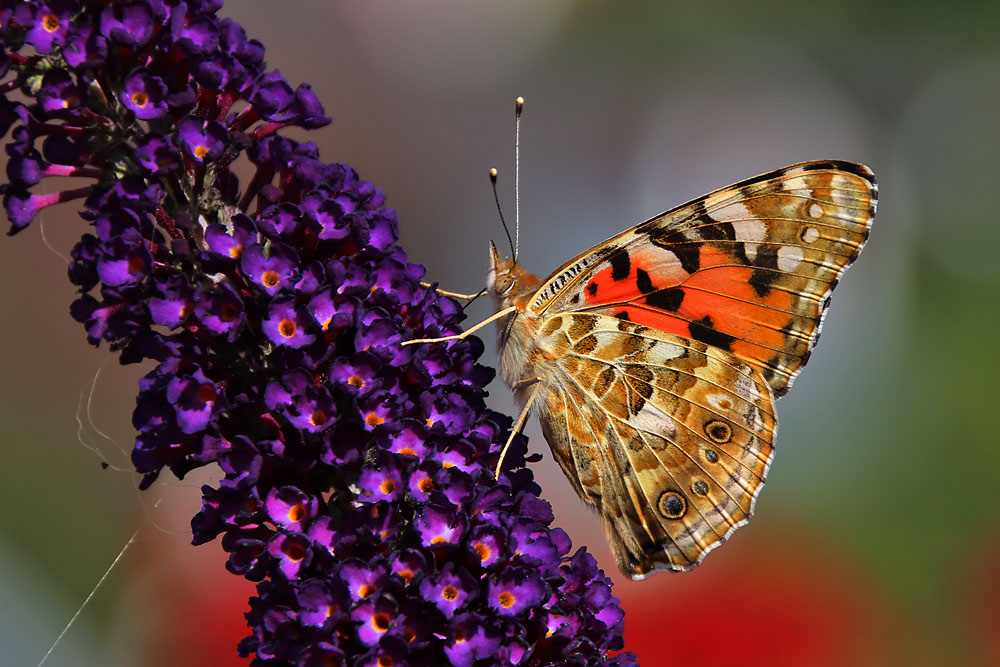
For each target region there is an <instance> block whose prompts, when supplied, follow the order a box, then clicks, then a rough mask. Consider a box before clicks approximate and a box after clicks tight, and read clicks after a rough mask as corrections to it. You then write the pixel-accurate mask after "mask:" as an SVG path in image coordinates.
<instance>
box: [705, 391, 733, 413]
mask: <svg viewBox="0 0 1000 667" xmlns="http://www.w3.org/2000/svg"><path fill="white" fill-rule="evenodd" d="M705 400H706V401H708V404H709V405H710V406H712V408H714V409H715V410H718V411H719V412H720V413H723V414H725V413H726V412H728V411H729V410H731V409H732V408H733V398H732V396H729V395H728V394H708V395H706V396H705Z"/></svg>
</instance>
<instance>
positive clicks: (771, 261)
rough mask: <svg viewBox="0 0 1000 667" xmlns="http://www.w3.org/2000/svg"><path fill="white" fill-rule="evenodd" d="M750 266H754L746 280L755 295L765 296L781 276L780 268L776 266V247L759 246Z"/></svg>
mask: <svg viewBox="0 0 1000 667" xmlns="http://www.w3.org/2000/svg"><path fill="white" fill-rule="evenodd" d="M752 266H754V267H755V268H754V270H753V272H752V273H751V274H750V279H749V280H748V282H749V283H750V286H751V287H753V291H754V292H756V293H757V296H759V297H765V296H767V295H768V294H769V293H770V291H771V288H772V287H774V283H776V282H778V279H779V278H780V277H781V270H780V269H779V268H778V247H777V246H761V247H759V248H758V249H757V256H756V257H755V258H754V261H753V264H752Z"/></svg>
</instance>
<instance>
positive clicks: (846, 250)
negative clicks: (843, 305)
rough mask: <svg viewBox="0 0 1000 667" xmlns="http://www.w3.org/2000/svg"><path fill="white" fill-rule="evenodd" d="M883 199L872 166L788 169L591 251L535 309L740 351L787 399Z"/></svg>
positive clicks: (823, 164) (547, 289) (534, 302)
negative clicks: (590, 316)
mask: <svg viewBox="0 0 1000 667" xmlns="http://www.w3.org/2000/svg"><path fill="white" fill-rule="evenodd" d="M876 200H877V187H876V185H875V179H874V176H873V175H872V172H871V171H870V170H869V169H868V168H867V167H864V166H862V165H858V164H853V163H849V162H840V161H831V160H827V161H820V162H806V163H802V164H798V165H793V166H791V167H786V168H784V169H781V170H778V171H775V172H771V173H769V174H764V175H762V176H758V177H756V178H752V179H748V180H746V181H743V182H740V183H737V184H735V185H732V186H729V187H727V188H723V189H721V190H718V191H716V192H713V193H711V194H709V195H705V196H704V197H701V198H699V199H697V200H695V201H693V202H689V203H688V204H684V205H683V206H680V207H677V208H675V209H672V210H670V211H667V212H666V213H663V214H661V215H659V216H656V217H654V218H652V219H650V220H647V221H646V222H644V223H642V224H640V225H638V226H637V227H634V228H633V229H630V230H627V231H625V232H623V233H621V234H619V235H618V236H615V237H613V238H611V239H609V240H608V241H606V242H604V243H602V244H601V245H599V246H596V247H595V248H592V249H591V250H589V251H587V252H586V253H584V254H582V255H580V256H578V257H576V258H574V259H573V260H571V261H570V262H568V263H566V264H565V265H563V266H562V267H561V268H560V269H558V270H556V271H555V272H554V273H553V274H552V275H551V276H549V278H547V279H546V280H545V281H543V282H542V286H541V287H540V288H539V289H538V290H537V292H535V294H534V295H533V297H532V299H531V301H530V302H529V304H528V305H529V307H530V308H531V309H532V310H534V311H536V312H539V313H546V314H551V313H556V312H563V311H579V312H589V313H595V314H604V315H612V316H616V317H620V318H624V319H628V320H631V321H633V322H637V323H640V324H644V325H647V326H649V327H652V328H655V329H659V330H662V331H666V332H669V333H673V334H675V335H678V336H681V337H684V338H689V339H692V340H697V341H701V342H704V343H706V344H708V345H712V346H714V347H718V348H721V349H724V350H727V351H730V352H733V353H734V354H736V355H737V356H739V357H740V358H742V359H745V360H746V361H748V362H749V363H751V364H753V365H754V366H755V367H756V368H758V369H760V370H761V372H762V373H763V374H764V377H765V378H766V379H767V381H768V383H769V384H770V385H771V387H772V389H773V390H774V392H775V396H781V395H783V394H784V393H785V392H786V391H787V390H788V387H789V386H790V385H791V382H792V380H793V379H794V377H795V375H796V374H797V373H798V372H799V370H800V369H801V367H802V366H803V365H804V364H805V362H806V361H807V360H808V358H809V354H810V352H811V350H812V348H813V347H814V346H815V343H816V340H817V339H818V336H819V329H820V325H821V323H822V319H823V315H824V313H825V311H826V308H827V306H828V305H829V297H830V293H831V291H832V290H833V288H834V287H835V286H836V284H837V281H838V280H839V279H840V276H841V275H842V274H843V272H844V270H845V269H846V268H847V267H848V266H849V265H850V264H851V262H853V261H854V259H855V258H856V257H857V255H858V253H859V252H860V250H861V247H862V246H863V245H864V242H865V240H866V239H867V237H868V231H869V228H870V226H871V222H872V218H873V216H874V214H875V205H876Z"/></svg>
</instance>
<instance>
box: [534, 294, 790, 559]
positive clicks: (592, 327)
mask: <svg viewBox="0 0 1000 667" xmlns="http://www.w3.org/2000/svg"><path fill="white" fill-rule="evenodd" d="M537 347H538V350H539V351H540V352H541V353H542V354H543V355H545V356H547V357H550V358H552V359H553V360H554V361H555V363H554V364H552V365H551V374H550V375H548V376H547V377H545V378H544V381H543V388H542V394H541V395H540V397H539V398H540V400H541V403H540V405H541V407H540V409H539V415H540V418H541V421H542V429H543V432H544V434H545V437H546V440H547V441H548V442H549V444H550V446H551V447H552V451H553V453H554V455H555V458H556V459H557V460H558V461H559V463H560V465H561V466H562V468H563V471H564V472H565V473H566V475H567V477H568V478H569V479H570V482H571V483H572V485H573V487H574V489H575V490H576V491H577V493H578V494H579V495H580V496H581V497H582V498H584V500H586V501H587V502H589V503H591V504H593V505H595V507H596V508H597V509H598V511H599V512H600V513H601V516H602V518H603V523H604V528H605V531H606V533H607V535H608V539H609V541H610V542H611V545H612V548H613V549H614V551H615V555H616V559H617V561H618V563H619V564H620V565H621V567H622V569H623V570H624V571H625V572H626V574H628V575H629V576H631V577H633V578H641V577H643V576H646V575H647V574H649V573H651V572H654V571H656V570H661V569H667V568H669V569H675V570H684V569H689V568H691V567H693V566H694V565H696V564H698V563H699V562H700V561H701V559H702V558H703V557H704V555H705V554H706V553H708V551H710V550H711V549H712V548H714V547H715V546H717V545H718V544H720V543H721V542H722V541H723V540H725V539H726V538H727V537H728V536H729V535H730V534H731V533H732V531H733V530H735V529H736V528H737V527H738V526H740V525H742V524H744V523H746V521H747V520H748V519H749V518H750V515H751V513H752V511H753V504H754V500H755V499H756V497H757V493H758V492H759V490H760V488H761V486H762V485H763V483H764V476H765V474H766V472H767V468H768V465H769V464H770V461H771V457H772V453H773V447H772V441H773V437H774V430H775V420H774V416H773V406H772V400H771V391H770V388H769V387H768V385H767V384H766V383H765V382H764V381H763V378H762V377H761V375H760V373H759V372H757V371H755V370H754V369H753V368H752V367H751V366H750V365H748V364H746V363H745V362H742V361H740V360H739V359H738V358H737V357H735V356H734V355H732V354H730V353H727V352H725V351H723V350H719V349H715V348H712V347H710V346H708V345H705V344H704V343H700V342H698V341H691V340H688V339H684V338H680V337H677V336H673V335H671V334H667V333H664V332H661V331H657V330H654V329H651V328H648V327H645V326H642V325H638V324H635V323H632V322H627V321H623V320H619V319H616V318H612V317H607V316H600V315H590V314H581V313H567V314H564V315H553V316H551V317H549V318H547V319H546V320H544V322H543V324H542V327H541V334H540V336H539V337H538V340H537Z"/></svg>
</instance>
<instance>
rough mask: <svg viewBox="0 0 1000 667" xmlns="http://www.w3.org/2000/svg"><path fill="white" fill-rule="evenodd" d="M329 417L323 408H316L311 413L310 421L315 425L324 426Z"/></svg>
mask: <svg viewBox="0 0 1000 667" xmlns="http://www.w3.org/2000/svg"><path fill="white" fill-rule="evenodd" d="M327 419H328V417H327V416H326V413H325V412H323V411H322V410H316V411H315V412H313V413H312V414H311V415H309V423H311V424H312V425H313V426H322V425H323V424H325V423H326V422H327Z"/></svg>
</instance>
